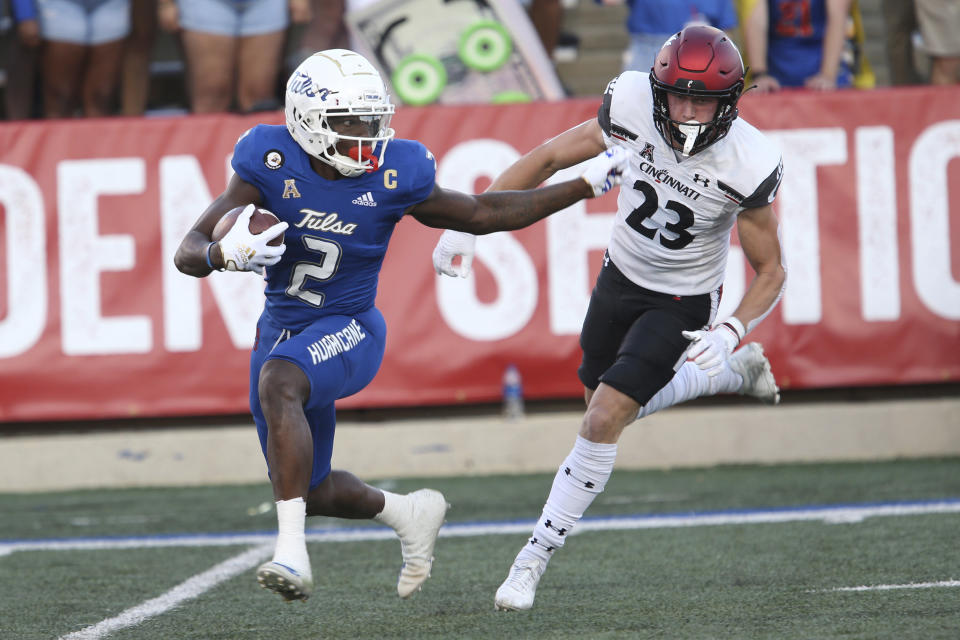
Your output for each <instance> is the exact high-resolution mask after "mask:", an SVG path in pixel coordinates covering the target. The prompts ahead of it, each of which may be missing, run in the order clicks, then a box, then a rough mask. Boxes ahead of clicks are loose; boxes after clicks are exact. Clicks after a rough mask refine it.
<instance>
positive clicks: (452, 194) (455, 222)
mask: <svg viewBox="0 0 960 640" xmlns="http://www.w3.org/2000/svg"><path fill="white" fill-rule="evenodd" d="M627 157H628V156H627V152H626V151H625V150H624V149H623V148H622V147H614V148H613V149H610V150H607V151H604V152H603V153H601V154H599V155H598V156H596V157H594V158H593V159H592V160H590V161H589V162H587V163H586V165H584V168H583V172H582V173H581V174H580V177H579V178H574V179H573V180H567V181H565V182H561V183H559V184H554V185H550V186H547V187H542V188H540V189H532V190H526V191H499V192H491V191H488V192H486V193H482V194H480V195H476V196H473V195H469V194H466V193H461V192H459V191H452V190H449V189H443V188H441V187H439V186H437V187H435V188H434V190H433V193H431V194H430V196H429V197H428V198H427V199H426V200H424V201H423V202H421V203H419V204H417V205H415V206H414V207H412V208H411V209H410V211H409V213H410V214H411V215H412V216H413V217H414V218H416V219H417V220H419V221H420V222H422V223H423V224H425V225H427V226H429V227H440V228H445V229H453V230H455V231H467V232H469V233H475V234H478V235H483V234H486V233H493V232H494V231H510V230H513V229H522V228H523V227H526V226H529V225H531V224H533V223H534V222H536V221H537V220H540V219H542V218H545V217H547V216H548V215H550V214H551V213H555V212H557V211H560V210H561V209H564V208H566V207H569V206H570V205H572V204H573V203H574V202H578V201H580V200H583V199H584V198H591V197H596V196H599V195H601V194H604V193H606V192H607V191H609V190H610V189H612V188H613V187H614V186H616V185H617V184H619V183H620V177H621V175H622V174H623V170H624V168H625V167H626V163H627Z"/></svg>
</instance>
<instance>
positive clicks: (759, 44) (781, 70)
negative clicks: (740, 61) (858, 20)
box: [743, 0, 872, 93]
mask: <svg viewBox="0 0 960 640" xmlns="http://www.w3.org/2000/svg"><path fill="white" fill-rule="evenodd" d="M852 6H853V0H809V1H808V2H803V3H800V2H778V1H777V0H747V1H746V2H744V3H743V12H744V13H743V15H744V16H745V18H744V20H743V25H744V27H743V32H744V44H745V45H746V53H747V57H748V59H749V64H750V68H751V72H752V80H753V83H754V84H756V86H757V90H758V91H760V92H762V93H769V92H772V91H778V90H779V89H780V88H782V87H806V88H807V89H817V90H828V89H837V88H843V87H850V86H852V85H853V71H852V64H851V63H850V62H849V61H847V60H845V59H844V48H845V46H846V43H847V30H848V21H849V20H850V17H851V8H852ZM857 15H858V16H859V13H858V14H857ZM866 85H869V86H872V74H870V79H869V81H868V82H866V83H865V85H864V86H866Z"/></svg>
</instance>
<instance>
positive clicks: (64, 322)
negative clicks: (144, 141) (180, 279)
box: [57, 158, 153, 356]
mask: <svg viewBox="0 0 960 640" xmlns="http://www.w3.org/2000/svg"><path fill="white" fill-rule="evenodd" d="M145 173H146V171H145V163H144V161H143V158H113V159H96V160H64V161H62V162H60V163H58V164H57V213H58V224H59V236H58V237H59V244H60V310H61V311H60V319H61V335H62V340H63V352H64V353H65V354H66V355H69V356H78V355H93V354H113V353H148V352H149V351H150V350H151V349H152V348H153V340H152V334H151V331H152V329H151V324H152V323H151V321H150V318H149V317H147V316H113V317H103V316H102V315H101V299H100V273H101V272H103V271H127V270H130V269H132V268H133V266H134V264H135V247H134V243H133V238H132V237H130V236H129V235H109V236H101V235H100V234H99V233H98V208H97V198H98V197H99V196H101V195H121V194H136V193H143V191H144V185H145Z"/></svg>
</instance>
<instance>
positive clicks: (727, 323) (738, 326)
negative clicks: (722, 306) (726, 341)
mask: <svg viewBox="0 0 960 640" xmlns="http://www.w3.org/2000/svg"><path fill="white" fill-rule="evenodd" d="M722 326H724V327H726V328H727V329H730V330H731V331H733V335H735V336H737V344H740V342H741V341H742V340H743V338H744V336H746V335H747V329H746V327H744V326H743V323H742V322H740V320H739V319H738V318H737V317H736V316H730V317H729V318H727V319H726V320H724V321H723V323H722Z"/></svg>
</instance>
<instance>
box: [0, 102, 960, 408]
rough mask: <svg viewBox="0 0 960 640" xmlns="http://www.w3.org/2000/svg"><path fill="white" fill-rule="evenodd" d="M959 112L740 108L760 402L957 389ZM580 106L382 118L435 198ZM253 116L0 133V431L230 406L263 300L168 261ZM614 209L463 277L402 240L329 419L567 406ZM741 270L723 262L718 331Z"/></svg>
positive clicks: (514, 247) (474, 181) (235, 277)
mask: <svg viewBox="0 0 960 640" xmlns="http://www.w3.org/2000/svg"><path fill="white" fill-rule="evenodd" d="M958 104H960V90H958V89H954V88H947V89H940V88H932V87H919V88H911V89H900V90H876V91H873V92H854V91H838V92H834V93H783V94H780V95H777V96H750V95H748V96H747V97H745V98H744V100H743V101H742V107H743V109H742V111H743V115H744V116H745V117H746V118H747V119H748V120H749V121H750V122H752V123H753V124H755V125H756V126H758V127H759V128H760V129H762V130H764V131H766V132H767V133H768V134H770V135H771V136H772V137H773V138H774V139H775V140H776V141H777V142H778V143H779V144H780V145H781V147H782V149H783V153H784V165H785V174H784V182H783V187H782V189H781V192H780V196H779V197H778V199H777V203H776V207H777V211H778V215H779V216H780V219H781V223H782V225H781V226H782V237H783V246H784V251H785V255H786V262H787V268H788V286H787V291H786V294H785V296H784V299H783V301H782V302H781V304H780V305H779V306H778V307H777V308H776V309H775V310H774V312H773V313H772V314H771V315H770V317H768V318H767V320H766V321H765V322H764V323H763V324H762V325H761V326H760V327H759V328H758V329H757V330H756V331H755V332H754V333H752V334H751V335H750V336H749V339H750V340H757V341H760V342H762V343H763V344H764V346H765V349H766V352H767V354H768V355H769V356H770V360H771V362H772V364H773V368H774V370H775V372H776V374H777V377H778V380H779V381H780V383H781V385H782V386H783V387H785V388H812V387H837V386H859V385H895V384H909V383H927V382H943V381H955V380H957V379H958V378H960V323H958V320H960V278H958V274H960V258H958V255H957V254H958V251H957V247H960V161H958V158H960V111H958V107H957V105H958ZM597 106H598V101H597V100H588V99H582V100H581V99H578V100H570V101H565V102H558V103H537V104H526V105H509V106H472V107H466V106H436V107H426V108H420V109H415V108H401V110H400V113H399V114H398V115H397V117H396V118H395V120H394V125H395V127H396V128H397V130H398V132H399V135H400V136H401V137H405V138H415V139H419V140H421V141H422V142H424V143H425V144H426V145H427V146H428V148H430V149H431V150H432V151H433V152H434V154H435V155H436V157H437V160H438V182H439V183H440V184H442V185H443V186H446V187H451V188H457V189H461V190H464V191H471V192H476V191H480V190H482V189H484V188H485V187H486V186H487V185H488V184H489V181H490V179H491V178H492V177H493V176H496V175H497V174H498V173H499V172H501V171H502V170H503V169H504V168H506V167H507V166H508V165H509V164H510V163H511V162H513V161H514V160H515V159H516V158H517V157H519V155H520V154H521V153H522V152H524V151H526V150H528V149H530V148H532V147H533V146H535V145H536V144H539V143H540V142H542V141H543V140H545V139H547V138H549V137H551V136H553V135H555V134H556V133H558V132H560V131H562V130H564V129H566V128H567V127H570V126H572V125H574V124H577V123H579V122H581V121H583V120H585V119H587V118H590V117H592V116H593V115H594V114H595V112H596V108H597ZM260 121H268V122H272V123H280V122H282V115H281V114H268V115H267V116H266V117H264V116H262V115H260V116H257V117H238V116H230V115H220V116H191V117H179V118H158V119H100V120H74V121H59V122H52V123H47V122H30V123H6V124H2V125H0V149H2V151H0V154H2V161H0V204H2V214H0V216H2V217H0V220H2V226H0V240H2V244H0V246H2V247H3V253H2V260H0V420H2V421H22V420H67V419H93V418H115V417H129V416H172V415H203V414H218V413H240V412H245V411H247V377H248V365H247V358H248V349H249V347H250V345H251V344H252V341H253V337H254V331H253V327H254V325H255V322H256V318H257V316H258V315H259V311H260V307H261V292H262V282H261V281H260V280H259V279H258V277H257V276H256V275H254V274H236V273H216V274H213V276H211V277H210V278H206V279H203V280H197V279H194V278H190V277H188V276H185V275H182V274H180V273H179V272H178V271H177V270H176V268H175V267H174V265H173V260H172V256H173V254H174V251H175V249H176V247H177V245H178V244H179V242H180V239H181V238H182V237H183V235H184V233H185V232H186V231H187V229H188V228H189V227H190V226H191V225H192V223H193V222H194V220H195V219H196V217H197V216H198V215H199V214H200V212H201V211H202V210H203V209H204V208H205V207H206V205H207V204H208V203H209V202H210V201H211V200H212V199H213V198H214V197H215V196H216V195H217V194H219V193H220V192H221V191H222V189H223V188H224V186H225V185H226V181H227V179H228V176H229V172H230V168H229V157H230V153H231V152H232V149H233V144H234V142H235V141H236V139H237V137H238V136H239V135H240V134H242V133H243V132H244V131H245V130H246V129H247V128H248V127H250V126H252V125H253V124H255V123H257V122H260ZM320 208H322V206H321V207H320ZM615 209H616V202H615V198H614V197H613V196H611V195H608V196H605V197H603V198H600V199H597V200H592V201H589V202H585V203H579V204H577V205H575V206H573V207H570V208H569V209H568V210H566V211H564V212H561V213H559V214H557V215H554V216H552V217H550V218H548V219H547V220H546V221H544V222H541V223H538V224H536V225H534V226H533V227H531V228H528V229H523V230H521V231H517V232H512V233H500V234H493V235H490V236H484V237H482V238H480V240H479V242H478V256H477V260H476V262H475V263H474V264H475V277H474V278H472V279H469V280H462V279H453V278H442V279H441V278H439V277H438V276H436V275H435V273H434V271H433V269H432V266H431V259H430V254H431V251H432V249H433V246H434V244H435V242H436V240H437V238H438V237H439V235H440V232H439V231H438V230H435V229H429V228H427V227H424V226H421V225H420V224H418V223H417V222H416V221H414V220H406V221H404V222H402V223H401V224H400V225H399V227H398V229H397V231H396V233H395V235H394V237H393V241H392V243H391V247H390V250H389V252H388V254H387V259H386V262H385V264H384V268H383V272H382V274H381V278H380V292H379V297H378V306H379V307H380V309H381V310H382V311H383V313H384V315H385V316H386V318H387V323H388V327H389V336H388V340H387V355H386V358H385V360H384V363H383V366H382V368H381V371H380V374H379V375H378V377H377V378H376V380H375V381H374V382H373V383H372V384H371V385H370V386H369V387H368V388H367V389H365V390H364V391H362V392H361V393H360V394H358V395H357V396H355V397H352V398H349V399H346V400H344V401H342V403H341V406H343V407H354V408H356V407H384V406H406V405H431V404H438V405H439V404H455V403H471V402H484V401H490V400H494V399H496V398H498V397H499V395H500V379H501V376H502V373H503V370H504V368H505V366H506V365H507V364H508V363H510V362H513V363H516V364H517V366H518V367H519V369H520V371H521V372H522V374H523V381H524V386H525V391H526V394H527V396H528V397H531V398H549V397H578V396H579V395H580V394H581V387H580V384H579V382H578V380H577V377H576V368H577V365H578V363H579V357H580V351H579V346H578V343H577V334H578V332H579V328H580V323H581V321H582V318H583V315H584V312H585V310H586V304H587V300H588V297H589V293H590V289H591V286H592V282H593V279H594V278H595V276H596V273H597V271H598V270H599V266H600V260H601V255H602V251H603V248H604V247H605V245H606V241H607V238H608V236H609V230H610V225H611V222H612V218H613V214H614V211H615ZM734 240H735V239H734ZM751 274H752V272H751V271H750V269H749V267H748V266H747V265H746V263H745V261H744V259H743V255H742V252H740V251H739V249H738V248H737V247H736V246H734V247H733V251H732V253H731V256H730V264H729V267H728V274H727V279H726V284H725V287H724V301H723V308H722V309H721V313H720V317H721V318H722V317H724V315H725V313H729V310H731V309H732V308H733V307H734V306H735V304H736V302H737V301H738V300H739V298H740V296H741V295H742V292H743V290H744V287H745V286H746V283H747V282H748V281H749V277H750V276H751ZM228 309H229V313H227V312H226V311H227V310H228Z"/></svg>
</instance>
